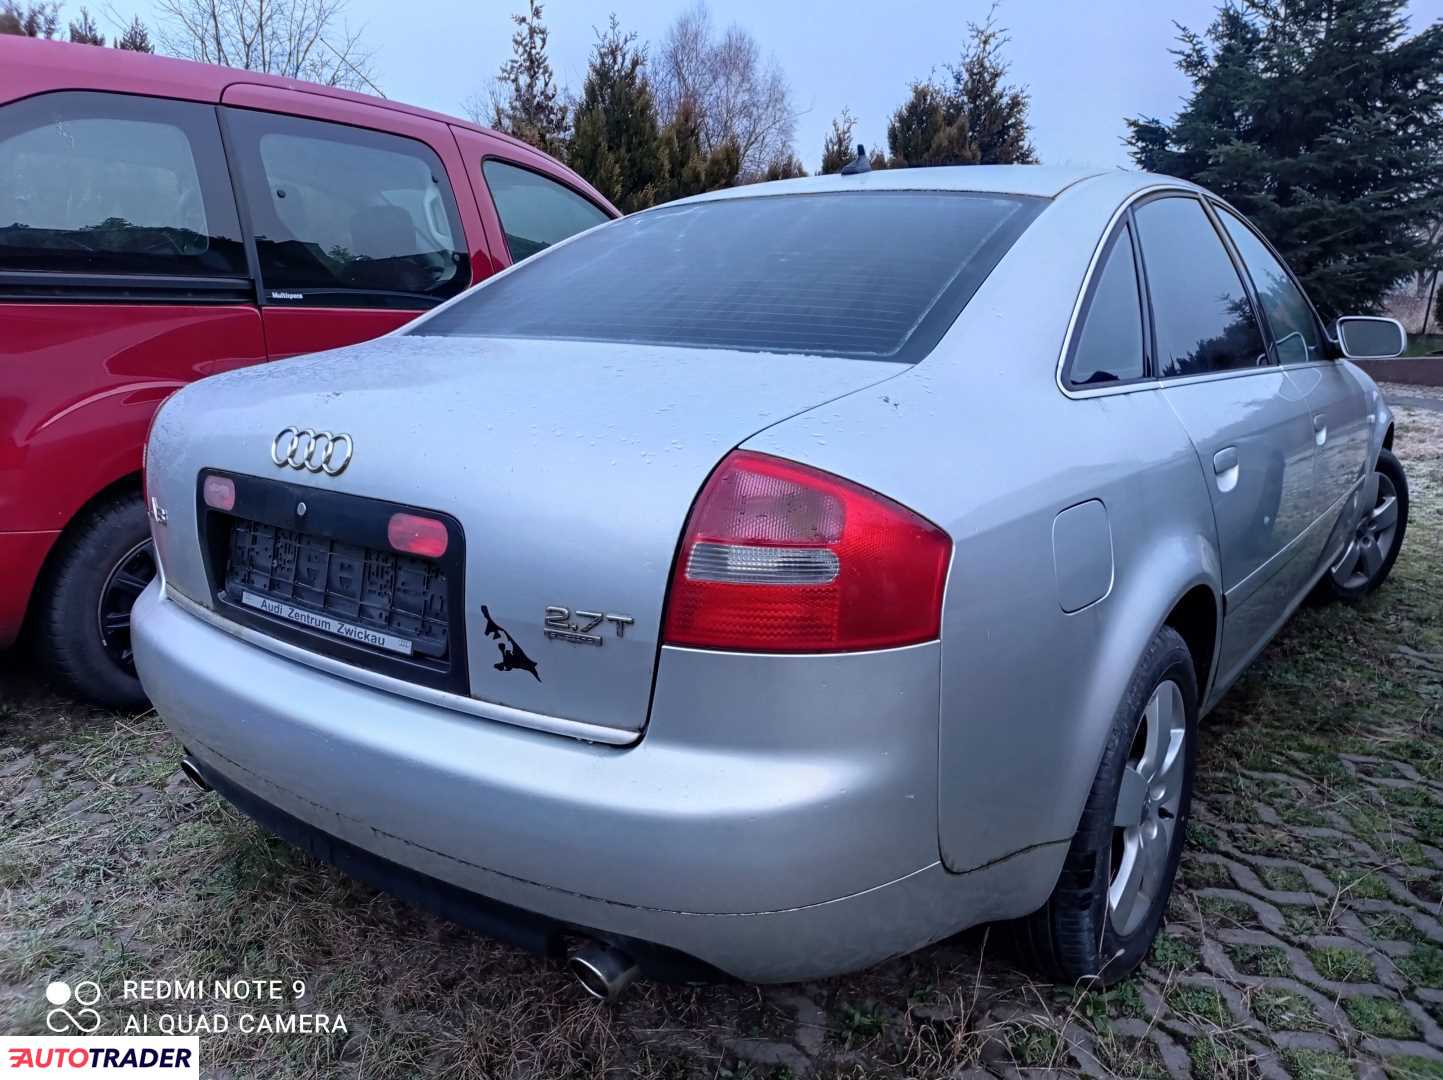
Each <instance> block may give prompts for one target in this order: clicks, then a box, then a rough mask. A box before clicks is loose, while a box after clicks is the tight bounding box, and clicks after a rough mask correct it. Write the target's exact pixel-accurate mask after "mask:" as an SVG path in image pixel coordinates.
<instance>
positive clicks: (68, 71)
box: [0, 34, 611, 206]
mask: <svg viewBox="0 0 1443 1080" xmlns="http://www.w3.org/2000/svg"><path fill="white" fill-rule="evenodd" d="M236 85H249V86H272V87H276V88H278V89H282V90H294V91H299V92H301V93H306V94H319V95H322V96H324V97H329V98H335V99H339V100H341V101H349V102H354V103H356V104H362V105H369V106H372V107H375V108H380V109H389V110H391V111H393V112H398V113H405V114H406V115H408V116H418V117H423V118H425V119H427V120H435V121H437V122H439V123H443V124H449V125H451V126H453V127H459V128H467V129H469V130H471V131H477V132H480V133H482V134H483V135H486V136H488V137H489V138H493V139H496V140H498V141H500V142H503V143H505V144H507V146H508V148H510V149H512V150H513V151H514V156H516V157H520V158H523V159H524V158H528V157H529V158H532V159H533V160H535V161H536V162H537V163H538V164H540V163H541V162H545V163H546V164H547V165H549V166H550V167H551V168H552V169H555V168H558V167H559V168H561V169H562V170H564V171H565V173H566V175H567V178H568V179H569V180H570V181H571V183H572V184H574V185H575V186H578V187H581V188H583V189H585V190H586V191H587V192H588V193H590V194H591V195H592V196H593V197H594V198H595V199H596V200H597V201H598V202H599V203H601V205H603V206H610V205H611V204H610V203H609V202H608V201H607V200H606V198H605V197H604V196H603V195H602V194H601V193H600V192H598V191H596V189H595V188H593V187H592V186H591V185H590V184H588V183H587V182H586V181H585V180H583V179H582V178H581V177H579V176H577V175H576V174H575V173H574V172H572V171H571V170H570V169H566V167H565V166H564V165H561V163H560V162H558V161H556V160H555V159H554V158H552V157H550V156H549V155H546V154H543V153H542V152H541V151H540V150H537V149H536V148H535V147H533V146H531V145H530V144H529V143H524V142H522V141H521V140H520V139H516V138H513V137H512V136H510V135H507V134H504V133H503V132H500V131H495V130H493V129H492V128H488V127H483V126H482V125H480V124H473V123H471V122H470V121H467V120H461V119H459V118H457V117H455V116H448V115H446V114H445V113H438V112H432V111H431V110H429V109H420V108H417V107H415V106H414V105H405V104H402V103H401V102H398V101H391V100H390V99H388V98H382V97H376V96H374V95H371V94H358V93H356V92H355V91H352V90H341V89H338V88H337V87H334V86H322V85H321V84H320V83H312V82H305V81H303V80H301V79H287V78H283V77H281V76H278V75H262V74H261V73H259V72H255V71H245V70H242V69H239V68H229V67H221V66H219V65H216V64H200V63H196V62H195V61H192V60H176V59H173V58H171V57H168V56H154V55H152V54H149V53H137V52H130V51H128V50H126V49H112V48H106V47H99V46H95V45H76V44H71V43H70V42H65V41H43V40H39V39H35V38H27V37H20V36H17V35H12V34H0V104H4V103H5V102H9V101H14V100H16V99H18V98H23V97H29V96H31V95H32V94H40V93H45V92H47V91H52V90H106V91H111V92H114V93H124V94H146V95H150V96H154V97H170V98H182V99H185V100H189V101H204V102H210V103H218V102H219V101H220V100H221V96H222V95H223V94H224V93H225V91H226V88H227V87H230V86H236Z"/></svg>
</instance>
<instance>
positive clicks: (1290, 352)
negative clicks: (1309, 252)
mask: <svg viewBox="0 0 1443 1080" xmlns="http://www.w3.org/2000/svg"><path fill="white" fill-rule="evenodd" d="M1215 209H1216V210H1217V213H1218V219H1219V220H1220V221H1221V222H1222V223H1223V228H1225V229H1227V231H1228V235H1229V236H1230V237H1232V241H1233V245H1234V246H1235V247H1236V248H1237V249H1238V254H1239V255H1241V256H1242V258H1243V265H1244V266H1246V267H1247V268H1248V273H1249V274H1250V275H1251V276H1252V279H1253V290H1254V291H1255V292H1256V293H1257V294H1258V303H1259V304H1261V305H1262V309H1263V314H1264V315H1266V316H1267V320H1268V327H1269V328H1270V329H1271V330H1272V332H1273V345H1274V346H1275V347H1276V348H1277V350H1278V363H1280V364H1306V363H1309V362H1311V361H1314V360H1322V359H1324V357H1323V352H1322V341H1321V339H1320V337H1319V335H1318V321H1317V319H1316V318H1314V316H1313V308H1312V305H1310V304H1309V303H1308V300H1307V298H1306V297H1305V296H1304V295H1303V291H1302V290H1301V289H1299V288H1298V286H1297V285H1296V284H1294V282H1293V279H1292V276H1291V275H1290V274H1289V273H1288V271H1287V269H1286V268H1285V267H1284V266H1283V264H1282V263H1280V262H1279V261H1278V260H1277V258H1276V257H1275V256H1274V255H1273V253H1272V252H1271V251H1269V250H1268V246H1267V245H1266V244H1264V243H1263V242H1262V241H1261V240H1260V239H1258V235H1257V234H1256V233H1255V232H1253V230H1252V229H1250V228H1248V226H1247V225H1246V224H1244V223H1243V221H1242V220H1241V219H1240V218H1239V217H1237V215H1235V214H1233V213H1231V212H1229V211H1228V210H1227V208H1226V207H1222V206H1217V207H1215Z"/></svg>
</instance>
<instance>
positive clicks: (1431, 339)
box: [1403, 334, 1443, 356]
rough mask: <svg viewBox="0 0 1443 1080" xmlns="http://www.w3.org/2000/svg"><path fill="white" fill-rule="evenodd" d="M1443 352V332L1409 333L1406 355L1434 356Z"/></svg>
mask: <svg viewBox="0 0 1443 1080" xmlns="http://www.w3.org/2000/svg"><path fill="white" fill-rule="evenodd" d="M1438 353H1443V334H1409V335H1408V348H1407V350H1406V351H1405V352H1404V353H1403V355H1404V356H1433V355H1436V354H1438Z"/></svg>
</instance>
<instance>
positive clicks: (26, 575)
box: [0, 532, 60, 649]
mask: <svg viewBox="0 0 1443 1080" xmlns="http://www.w3.org/2000/svg"><path fill="white" fill-rule="evenodd" d="M59 535H60V534H59V533H58V532H0V567H4V572H3V573H0V649H3V648H4V647H5V646H7V645H9V644H10V643H11V642H13V641H14V640H15V639H16V638H17V637H19V636H20V627H21V625H22V624H23V623H24V622H25V611H26V609H27V608H28V607H29V606H30V597H31V595H32V594H33V593H34V591H35V581H36V579H37V578H38V577H39V576H40V569H41V567H43V566H44V565H45V557H46V556H47V555H48V554H50V549H51V547H53V546H54V544H55V540H56V538H57V537H58V536H59Z"/></svg>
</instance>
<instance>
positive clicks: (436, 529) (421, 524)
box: [386, 514, 450, 559]
mask: <svg viewBox="0 0 1443 1080" xmlns="http://www.w3.org/2000/svg"><path fill="white" fill-rule="evenodd" d="M386 539H387V540H389V541H390V542H391V546H392V547H393V548H395V549H396V550H397V551H404V552H405V553H406V554H408V555H422V556H425V557H426V558H428V559H439V558H440V557H441V556H442V555H444V554H446V544H447V541H448V540H449V539H450V538H449V536H448V534H447V532H446V524H445V522H441V521H437V520H436V519H435V518H428V517H421V516H419V515H417V514H392V515H391V520H390V521H388V522H387V523H386Z"/></svg>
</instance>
